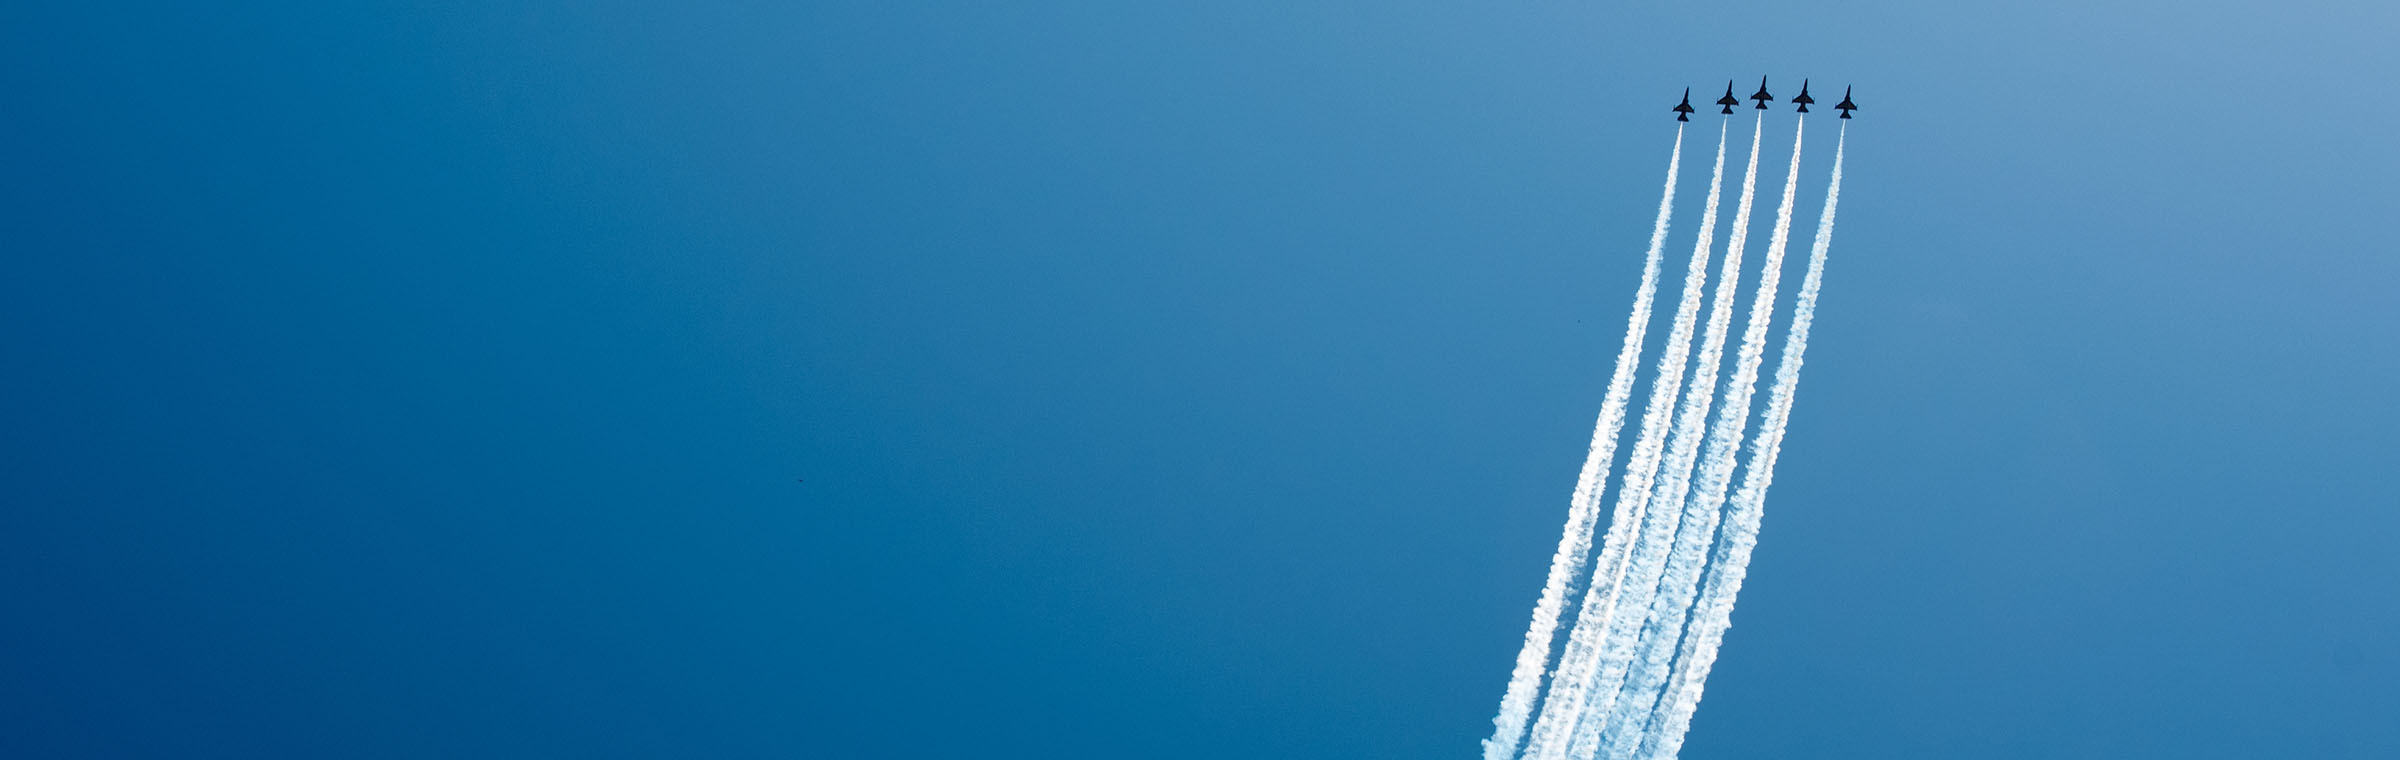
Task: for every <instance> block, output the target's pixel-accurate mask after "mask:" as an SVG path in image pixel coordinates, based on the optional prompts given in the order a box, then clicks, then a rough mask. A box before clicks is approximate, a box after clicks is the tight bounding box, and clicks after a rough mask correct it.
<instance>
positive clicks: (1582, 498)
mask: <svg viewBox="0 0 2400 760" xmlns="http://www.w3.org/2000/svg"><path fill="white" fill-rule="evenodd" d="M1682 165H1683V127H1681V126H1678V127H1676V128H1675V149H1674V152H1672V153H1670V154H1669V155H1668V158H1667V183H1666V190H1665V192H1664V193H1663V194H1661V195H1660V196H1659V199H1658V221H1657V222H1656V223H1654V224H1652V225H1651V228H1650V251H1649V253H1648V254H1646V255H1645V256H1644V258H1643V262H1642V284H1641V285H1640V287H1638V288H1636V289H1635V290H1634V294H1633V313H1632V314H1631V315H1629V316H1627V317H1626V318H1625V343H1624V345H1623V346H1622V347H1621V348H1619V349H1617V368H1616V371H1615V372H1614V373H1612V374H1611V375H1609V378H1608V393H1607V395H1606V396H1605V397H1604V398H1603V399H1602V401H1601V402H1600V420H1599V422H1598V423H1597V424H1595V425H1594V426H1593V427H1592V444H1591V448H1590V450H1589V453H1588V454H1587V455H1586V456H1585V457H1584V460H1583V471H1582V473H1581V474H1579V475H1578V476H1577V477H1576V479H1575V493H1574V496H1573V497H1572V498H1571V499H1569V501H1568V503H1567V524H1566V528H1565V530H1564V531H1563V532H1562V533H1561V534H1560V535H1559V537H1558V552H1557V553H1556V554H1553V555H1551V557H1550V575H1549V577H1547V578H1545V579H1544V580H1543V581H1542V595H1541V598H1540V599H1539V600H1538V601H1536V602H1535V603H1534V607H1533V623H1532V625H1530V626H1528V627H1526V629H1525V646H1524V647H1523V648H1522V649H1519V650H1518V651H1517V666H1516V669H1515V670H1514V671H1511V672H1510V674H1509V679H1508V691H1507V692H1505V693H1503V694H1502V696H1501V697H1500V713H1499V714H1498V715H1496V716H1494V717H1493V718H1492V738H1490V739H1485V740H1484V742H1483V756H1484V759H1485V760H1509V758H1511V757H1514V756H1515V755H1516V752H1517V747H1518V744H1519V742H1521V741H1522V740H1523V739H1524V735H1525V721H1526V719H1527V718H1528V717H1529V716H1530V715H1531V713H1532V711H1533V701H1534V697H1535V696H1537V693H1538V692H1539V691H1540V689H1541V679H1542V671H1543V669H1544V668H1545V667H1547V666H1548V665H1549V664H1550V663H1549V660H1550V649H1551V645H1552V644H1553V643H1554V640H1555V639H1556V637H1557V631H1558V619H1559V615H1560V613H1561V611H1562V608H1563V607H1564V606H1565V604H1566V599H1567V596H1568V594H1569V593H1570V589H1569V586H1570V585H1571V584H1573V583H1574V581H1575V579H1576V578H1577V577H1578V576H1581V575H1582V574H1583V568H1584V565H1585V563H1586V562H1587V560H1588V558H1589V557H1590V555H1591V553H1592V529H1593V527H1594V525H1593V523H1594V521H1595V520H1597V519H1598V517H1599V512H1600V496H1601V493H1602V492H1604V491H1605V490H1607V485H1608V468H1609V464H1610V463H1611V462H1612V461H1614V460H1615V459H1616V455H1617V434H1618V431H1619V430H1621V429H1622V428H1624V426H1625V406H1626V404H1627V403H1628V402H1630V401H1631V399H1632V397H1633V375H1634V371H1635V369H1636V368H1637V367H1638V366H1639V365H1640V363H1641V361H1640V360H1641V355H1642V341H1643V337H1644V334H1645V333H1646V332H1647V331H1648V330H1649V328H1650V307H1651V302H1652V300H1653V296H1654V294H1655V293H1656V292H1657V290H1658V264H1659V258H1660V253H1661V252H1662V251H1664V250H1665V249H1666V244H1667V221H1668V219H1669V217H1671V216H1672V215H1673V211H1674V207H1675V177H1676V174H1677V172H1679V171H1680V170H1681V169H1682Z"/></svg>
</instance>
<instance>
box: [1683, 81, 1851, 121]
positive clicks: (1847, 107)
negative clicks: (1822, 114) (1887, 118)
mask: <svg viewBox="0 0 2400 760" xmlns="http://www.w3.org/2000/svg"><path fill="white" fill-rule="evenodd" d="M1750 100H1751V101H1753V105H1752V106H1751V107H1752V108H1755V109H1758V110H1761V111H1764V110H1767V104H1768V103H1773V102H1775V95H1774V94H1773V93H1769V92H1767V78H1766V77H1759V78H1758V92H1754V93H1751V94H1750ZM1741 102H1742V101H1741V100H1739V99H1737V98H1735V97H1733V82H1732V81H1731V80H1727V81H1726V82H1725V97H1722V98H1718V99H1717V105H1719V106H1723V108H1720V109H1718V110H1717V113H1720V114H1727V115H1731V114H1732V113H1733V107H1734V106H1737V105H1741ZM1792 102H1793V103H1797V104H1799V105H1800V109H1799V112H1800V113H1808V107H1809V106H1812V105H1816V102H1817V99H1816V98H1812V97H1809V96H1808V80H1806V79H1802V80H1800V94H1798V95H1795V96H1792ZM1671 110H1673V111H1674V112H1675V120H1676V121H1691V115H1692V88H1689V87H1686V88H1683V102H1681V103H1677V104H1675V107H1674V108H1673V109H1671ZM1833 110H1836V111H1840V112H1842V118H1844V119H1847V118H1850V112H1851V111H1855V110H1858V104H1856V103H1852V102H1850V88H1849V87H1843V88H1842V102H1840V103H1835V104H1833Z"/></svg>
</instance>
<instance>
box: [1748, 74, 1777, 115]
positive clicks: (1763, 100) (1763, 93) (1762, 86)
mask: <svg viewBox="0 0 2400 760" xmlns="http://www.w3.org/2000/svg"><path fill="white" fill-rule="evenodd" d="M1750 99H1751V100H1755V101H1758V105H1757V106H1754V107H1755V108H1757V109H1758V110H1761V111H1764V110H1767V104H1768V103H1773V102H1775V96H1773V95H1769V94H1767V78H1766V77H1759V78H1758V92H1754V93H1751V94H1750Z"/></svg>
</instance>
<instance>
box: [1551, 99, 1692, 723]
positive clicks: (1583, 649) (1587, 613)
mask: <svg viewBox="0 0 2400 760" xmlns="http://www.w3.org/2000/svg"><path fill="white" fill-rule="evenodd" d="M1724 180H1725V130H1724V128H1723V126H1721V125H1720V126H1719V128H1718V131H1717V159H1716V168H1715V169H1714V170H1713V171H1712V172H1711V176H1710V178H1709V186H1708V203H1707V205H1706V206H1705V207H1704V208H1703V210H1702V212H1701V222H1700V235H1699V238H1698V244H1697V246H1696V247H1695V248H1694V249H1693V251H1692V259H1691V264H1690V265H1689V266H1687V267H1686V268H1685V272H1684V277H1683V297H1682V300H1681V302H1680V303H1679V304H1677V305H1676V308H1675V321H1674V325H1673V327H1672V328H1670V329H1669V331H1668V333H1667V343H1666V347H1665V348H1664V349H1663V350H1662V351H1661V353H1660V354H1659V358H1658V369H1657V372H1656V373H1655V375H1654V376H1653V378H1652V380H1651V388H1650V401H1649V405H1648V406H1646V407H1644V408H1643V410H1642V427H1641V433H1639V434H1638V435H1637V436H1636V438H1635V439H1634V447H1633V453H1632V455H1631V456H1630V457H1628V458H1627V460H1626V463H1625V481H1624V482H1623V483H1622V484H1620V485H1619V486H1618V490H1617V506H1616V509H1615V510H1614V512H1613V513H1612V515H1611V518H1610V519H1611V522H1610V524H1609V526H1608V537H1607V541H1606V542H1605V543H1603V544H1602V545H1601V549H1600V562H1599V564H1597V565H1595V566H1594V567H1593V568H1592V580H1591V583H1590V584H1589V586H1588V587H1587V588H1585V590H1584V597H1583V605H1582V607H1580V608H1579V611H1578V612H1577V613H1576V618H1575V628H1574V630H1573V631H1571V632H1569V634H1568V636H1567V648H1566V651H1565V652H1564V653H1562V654H1560V655H1559V665H1558V671H1557V673H1556V674H1555V675H1554V676H1553V677H1552V678H1551V682H1550V691H1549V693H1548V694H1547V695H1546V696H1545V698H1544V699H1543V703H1542V715H1541V718H1540V719H1539V720H1537V721H1536V722H1535V723H1534V728H1533V734H1532V736H1531V738H1530V739H1529V740H1528V743H1527V745H1526V755H1527V756H1528V757H1532V758H1537V759H1538V760H1555V759H1556V758H1558V757H1559V756H1560V755H1561V754H1563V753H1564V752H1566V751H1567V749H1568V746H1569V744H1568V742H1569V740H1570V738H1571V736H1572V734H1573V731H1574V729H1575V727H1576V725H1577V722H1578V721H1579V720H1580V719H1581V716H1582V715H1583V714H1584V713H1585V712H1586V710H1587V704H1586V702H1587V700H1588V698H1589V695H1590V694H1592V693H1593V692H1592V688H1593V686H1594V679H1595V676H1596V675H1598V674H1597V673H1596V671H1595V667H1596V666H1597V664H1598V661H1599V655H1600V651H1601V648H1602V646H1603V641H1602V637H1603V636H1604V635H1606V634H1607V633H1608V632H1609V631H1611V630H1613V629H1614V628H1615V627H1616V626H1614V625H1612V623H1611V620H1612V619H1613V618H1614V617H1616V616H1617V598H1618V596H1619V594H1620V593H1621V592H1622V591H1623V589H1624V582H1625V571H1626V560H1627V559H1628V557H1629V556H1630V554H1631V551H1630V545H1631V542H1632V541H1633V539H1634V537H1635V536H1634V534H1635V526H1637V525H1639V524H1641V523H1642V522H1643V520H1644V508H1645V505H1646V504H1647V502H1648V499H1649V496H1650V485H1651V480H1652V479H1653V478H1654V477H1656V475H1657V473H1658V457H1659V448H1660V446H1661V445H1662V444H1663V442H1664V439H1665V437H1666V433H1667V425H1668V423H1669V421H1670V419H1669V415H1671V414H1673V411H1674V405H1675V396H1676V393H1677V392H1678V391H1679V390H1680V389H1681V388H1682V387H1683V386H1682V384H1683V365H1684V363H1685V362H1686V361H1688V360H1690V358H1691V346H1692V323H1693V322H1694V321H1695V320H1697V319H1698V318H1699V313H1700V293H1701V291H1702V290H1703V289H1705V287H1706V286H1707V284H1708V246H1709V243H1710V241H1711V240H1712V238H1713V236H1714V234H1715V228H1716V223H1717V201H1718V198H1719V197H1720V191H1721V190H1722V189H1723V187H1724ZM1620 674H1621V673H1620ZM1609 693H1610V694H1613V693H1614V690H1613V689H1610V690H1609ZM1603 709H1605V708H1603ZM1603 714H1605V713H1603Z"/></svg>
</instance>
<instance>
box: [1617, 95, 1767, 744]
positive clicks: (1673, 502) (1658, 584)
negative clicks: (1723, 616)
mask: <svg viewBox="0 0 2400 760" xmlns="http://www.w3.org/2000/svg"><path fill="white" fill-rule="evenodd" d="M1765 126H1766V114H1764V113H1761V114H1759V118H1758V124H1757V125H1756V126H1755V127H1753V128H1752V130H1751V132H1750V160H1749V165H1748V167H1746V168H1745V169H1744V170H1743V172H1742V199H1741V202H1740V203H1739V204H1738V205H1737V206H1736V208H1735V211H1734V215H1733V233H1732V235H1731V237H1730V238H1729V239H1728V240H1727V241H1726V246H1725V261H1724V263H1723V264H1722V265H1721V269H1720V274H1719V275H1718V276H1717V291H1716V295H1715V297H1714V298H1713V299H1712V300H1711V301H1710V305H1709V315H1708V332H1707V333H1706V337H1704V338H1702V339H1701V348H1700V359H1699V361H1698V362H1696V364H1695V366H1694V368H1693V370H1692V381H1691V383H1690V384H1689V388H1690V390H1688V391H1687V392H1686V394H1685V396H1684V405H1683V408H1682V409H1680V410H1678V411H1676V413H1675V433H1674V435H1673V436H1672V437H1671V439H1670V442H1669V444H1668V446H1667V463H1666V468H1667V473H1668V477H1667V478H1666V479H1664V480H1662V481H1660V482H1659V485H1658V488H1657V490H1656V492H1655V493H1654V494H1653V495H1652V497H1651V498H1652V499H1653V500H1654V501H1655V502H1656V504H1655V507H1656V508H1657V509H1658V510H1662V511H1666V510H1674V511H1679V512H1680V513H1681V519H1680V520H1679V521H1677V523H1678V524H1675V525H1674V527H1664V528H1662V530H1664V531H1669V532H1672V533H1673V534H1674V536H1673V542H1672V545H1671V546H1668V547H1664V548H1663V549H1662V550H1661V551H1658V552H1657V553H1656V557H1655V558H1654V559H1652V560H1650V562H1651V564H1650V565H1649V566H1647V568H1646V569H1648V570H1649V572H1650V575H1649V576H1648V577H1647V578H1646V579H1645V580H1644V583H1645V584H1646V585H1645V586H1643V588H1651V589H1655V591H1654V592H1653V595H1652V596H1651V598H1650V602H1649V605H1648V614H1647V615H1645V616H1644V617H1643V618H1640V619H1639V621H1640V622H1641V628H1640V632H1639V634H1638V635H1637V636H1635V637H1634V638H1633V639H1632V641H1633V642H1634V643H1633V646H1634V648H1635V651H1634V652H1633V653H1631V657H1632V661H1631V663H1630V665H1629V670H1627V672H1626V676H1625V682H1624V685H1623V686H1622V687H1621V689H1622V690H1621V692H1620V694H1619V696H1618V697H1617V699H1616V705H1615V709H1614V710H1613V711H1611V712H1610V713H1609V714H1607V715H1605V716H1597V715H1596V716H1592V717H1591V718H1587V728H1592V729H1594V730H1595V732H1596V733H1595V736H1596V738H1597V739H1598V740H1599V741H1601V742H1602V745H1601V746H1600V747H1599V752H1601V753H1605V755H1606V756H1607V757H1609V758H1611V759H1612V760H1618V759H1621V758H1626V757H1629V756H1631V755H1632V753H1633V751H1634V750H1635V749H1636V748H1638V747H1639V745H1640V743H1641V730H1642V727H1643V725H1644V724H1646V723H1647V722H1648V720H1649V718H1650V711H1651V708H1652V707H1653V706H1655V705H1656V703H1657V701H1658V691H1659V688H1660V687H1661V685H1662V684H1663V682H1664V681H1665V680H1666V675H1667V665H1668V662H1669V658H1670V657H1671V656H1672V655H1673V654H1674V651H1675V640H1676V637H1677V635H1678V634H1681V633H1682V632H1683V623H1684V613H1685V612H1686V609H1687V608H1688V607H1690V606H1691V603H1692V592H1693V588H1692V587H1693V585H1694V583H1695V582H1696V581H1697V580H1698V578H1697V575H1698V573H1699V566H1700V560H1701V558H1703V557H1705V556H1706V555H1707V549H1708V539H1709V538H1710V537H1711V536H1714V535H1715V534H1716V531H1717V514H1718V510H1717V508H1718V506H1719V505H1720V504H1721V503H1722V502H1723V500H1724V498H1725V493H1724V488H1723V482H1724V480H1725V478H1721V477H1720V478H1717V481H1716V485H1717V488H1716V489H1715V490H1714V494H1715V495H1714V496H1709V495H1707V494H1708V493H1709V492H1710V489H1708V488H1707V487H1706V485H1707V484H1706V483H1703V488H1701V494H1702V495H1701V496H1700V498H1696V499H1687V498H1685V491H1686V489H1687V488H1689V487H1690V486H1691V484H1692V480H1691V479H1692V476H1693V472H1692V468H1693V467H1694V465H1695V464H1696V463H1697V460H1698V459H1699V454H1700V439H1701V437H1702V433H1703V430H1704V427H1703V423H1705V422H1707V419H1708V414H1709V411H1710V406H1711V402H1712V401H1714V399H1715V395H1714V391H1715V390H1716V382H1717V370H1718V364H1719V363H1720V362H1721V361H1722V360H1723V358H1724V355H1725V338H1726V333H1727V332H1728V330H1729V328H1730V327H1732V323H1733V301H1734V295H1735V292H1736V291H1737V290H1739V288H1740V286H1741V271H1742V251H1743V248H1744V247H1745V246H1746V245H1747V244H1748V242H1749V232H1750V208H1751V200H1752V199H1753V198H1755V197H1756V194H1757V191H1758V146H1759V138H1760V137H1761V135H1762V133H1763V131H1764V127H1765ZM1799 140H1800V135H1794V137H1793V143H1792V158H1793V161H1792V166H1791V170H1790V172H1789V173H1788V174H1787V176H1786V177H1785V178H1784V203H1783V205H1782V206H1781V207H1780V209H1779V211H1780V212H1781V213H1780V215H1779V216H1778V217H1777V220H1776V232H1777V233H1778V234H1777V235H1776V236H1775V237H1773V238H1771V239H1770V243H1769V245H1768V249H1767V256H1766V267H1765V273H1764V276H1763V277H1762V279H1761V280H1760V289H1759V295H1757V296H1755V297H1754V298H1753V303H1752V306H1751V309H1750V312H1751V317H1750V320H1749V325H1748V327H1747V328H1746V329H1745V330H1744V331H1743V341H1742V345H1743V349H1744V350H1743V351H1742V352H1741V353H1740V354H1739V355H1738V356H1737V360H1736V363H1735V369H1734V375H1735V377H1734V380H1733V382H1734V383H1735V384H1737V386H1738V388H1739V390H1737V391H1733V392H1730V393H1728V394H1727V395H1726V399H1725V401H1726V403H1725V406H1724V407H1723V408H1722V409H1719V410H1717V421H1716V424H1715V425H1713V426H1707V427H1706V428H1705V430H1706V431H1707V432H1708V436H1707V437H1708V439H1709V453H1710V454H1711V455H1712V457H1713V455H1714V454H1715V453H1716V452H1717V451H1718V450H1720V449H1721V450H1724V451H1726V452H1728V453H1727V455H1726V456H1727V458H1729V459H1730V456H1731V454H1730V452H1731V451H1732V449H1731V448H1729V447H1728V444H1725V443H1724V442H1722V441H1721V440H1720V436H1721V435H1722V434H1723V433H1724V432H1725V430H1726V428H1727V423H1728V421H1729V419H1730V421H1731V423H1732V425H1734V426H1736V427H1738V426H1739V425H1741V424H1742V423H1744V422H1747V421H1748V419H1749V412H1750V391H1751V387H1752V386H1753V385H1754V384H1755V381H1756V378H1757V373H1758V364H1759V354H1761V353H1763V350H1762V349H1763V346H1764V344H1765V342H1766V329H1767V320H1766V315H1768V314H1770V313H1772V311H1773V309H1774V303H1775V292H1776V286H1777V280H1778V279H1780V277H1779V276H1780V275H1781V274H1782V265H1783V250H1784V242H1785V237H1784V233H1787V232H1788V230H1789V229H1790V225H1791V198H1792V192H1791V191H1792V186H1793V185H1794V184H1795V183H1794V180H1796V179H1798V178H1799V176H1798V169H1799V168H1800V164H1799V156H1800V142H1799ZM1733 435H1734V436H1735V439H1736V441H1737V442H1738V440H1739V436H1740V432H1739V430H1735V431H1734V432H1733ZM1701 474H1702V476H1703V477H1705V476H1707V475H1708V474H1710V473H1709V472H1708V471H1706V470H1704V471H1703V472H1702V473H1701ZM1649 540H1652V541H1656V542H1658V543H1659V544H1666V543H1668V537H1667V536H1665V535H1657V536H1652V537H1650V539H1649ZM1626 617H1627V619H1628V620H1629V621H1631V620H1634V618H1632V617H1631V615H1630V614H1628V615H1627V616H1626ZM1599 718H1606V721H1605V722H1602V721H1601V720H1598V719H1599ZM1578 756H1583V755H1581V754H1578Z"/></svg>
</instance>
